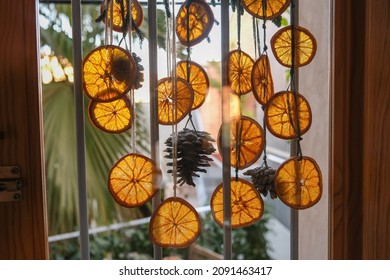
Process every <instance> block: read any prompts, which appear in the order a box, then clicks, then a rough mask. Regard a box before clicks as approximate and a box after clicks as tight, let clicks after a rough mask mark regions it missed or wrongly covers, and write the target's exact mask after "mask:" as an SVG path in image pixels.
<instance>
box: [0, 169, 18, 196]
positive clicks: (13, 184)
mask: <svg viewBox="0 0 390 280" xmlns="http://www.w3.org/2000/svg"><path fill="white" fill-rule="evenodd" d="M22 186H23V181H22V179H21V172H20V168H19V166H0V202H9V201H19V200H22Z"/></svg>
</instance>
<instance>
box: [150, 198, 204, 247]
mask: <svg viewBox="0 0 390 280" xmlns="http://www.w3.org/2000/svg"><path fill="white" fill-rule="evenodd" d="M200 229H201V225H200V218H199V215H198V212H196V210H195V209H194V207H192V206H191V204H189V203H188V202H187V201H185V200H184V199H182V198H179V197H170V198H168V199H166V200H164V201H163V202H162V203H161V204H160V205H159V206H158V208H157V209H156V211H155V212H154V213H153V215H152V217H151V219H150V224H149V238H150V240H151V241H152V242H153V243H154V244H156V245H158V246H160V247H164V248H184V247H187V246H189V245H190V244H191V243H193V242H194V241H195V240H196V239H197V238H198V236H199V234H200Z"/></svg>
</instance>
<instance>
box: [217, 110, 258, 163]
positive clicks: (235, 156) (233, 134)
mask: <svg viewBox="0 0 390 280" xmlns="http://www.w3.org/2000/svg"><path fill="white" fill-rule="evenodd" d="M264 144H265V141H264V131H263V128H262V127H261V125H260V124H259V123H258V122H256V121H255V120H254V119H251V118H249V117H245V116H241V117H240V118H239V119H234V120H232V122H231V125H230V163H231V166H232V167H234V168H238V169H245V168H247V167H249V166H251V165H252V164H253V163H255V162H256V161H257V160H258V159H259V158H260V156H261V153H262V152H263V149H264ZM238 150H239V153H237V151H238ZM218 151H219V153H220V154H222V127H221V128H220V130H219V133H218Z"/></svg>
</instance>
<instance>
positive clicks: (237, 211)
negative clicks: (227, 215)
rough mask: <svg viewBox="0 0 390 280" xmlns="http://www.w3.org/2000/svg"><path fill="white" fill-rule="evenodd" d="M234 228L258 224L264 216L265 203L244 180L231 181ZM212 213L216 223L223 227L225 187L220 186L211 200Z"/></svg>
mask: <svg viewBox="0 0 390 280" xmlns="http://www.w3.org/2000/svg"><path fill="white" fill-rule="evenodd" d="M230 186H231V212H232V213H231V214H232V220H231V222H232V228H233V229H235V228H240V227H245V226H249V225H252V224H254V223H256V222H257V221H258V220H260V218H261V217H262V216H263V212H264V202H263V199H262V198H261V196H260V195H259V193H258V192H257V191H256V189H255V188H254V187H253V185H252V184H251V183H250V182H248V181H246V180H243V179H240V178H239V179H238V180H237V181H236V180H235V179H233V178H232V181H231V184H230ZM210 207H211V213H212V215H213V217H214V220H215V222H216V223H217V224H218V225H220V226H223V185H222V183H221V184H219V185H218V187H217V188H216V189H215V191H214V193H213V195H212V196H211V200H210Z"/></svg>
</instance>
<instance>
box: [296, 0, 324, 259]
mask: <svg viewBox="0 0 390 280" xmlns="http://www.w3.org/2000/svg"><path fill="white" fill-rule="evenodd" d="M330 12H331V0H299V25H300V26H302V27H305V28H307V29H309V30H310V31H311V32H312V33H313V35H314V36H315V37H316V39H317V54H316V56H315V58H314V60H313V61H312V62H311V63H310V64H309V65H307V66H304V67H302V68H300V70H299V91H300V93H301V94H303V95H304V96H305V97H306V98H307V99H308V101H309V103H310V105H311V109H312V114H313V122H312V126H311V129H310V130H309V131H308V132H307V133H306V134H305V135H304V136H303V141H302V142H301V143H302V149H303V154H304V155H306V156H311V157H313V158H314V159H315V160H316V161H317V163H318V165H319V166H320V168H321V171H322V176H323V184H324V189H323V194H322V198H321V200H320V201H319V202H318V203H317V205H315V206H313V207H312V208H310V209H307V210H303V211H300V212H299V245H298V246H299V252H298V254H299V259H327V258H328V162H329V145H330V142H329V137H330V134H329V124H330V107H329V104H330V102H329V100H330V87H329V79H330V70H329V69H330V45H331V43H330Z"/></svg>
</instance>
